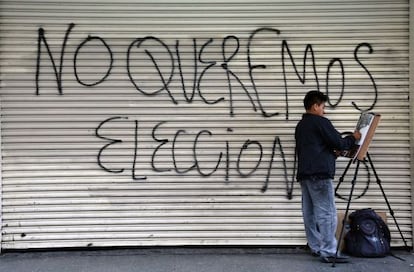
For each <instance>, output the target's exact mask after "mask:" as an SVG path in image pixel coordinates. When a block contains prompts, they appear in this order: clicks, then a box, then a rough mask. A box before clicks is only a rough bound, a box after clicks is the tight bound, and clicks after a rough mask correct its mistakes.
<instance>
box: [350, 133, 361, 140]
mask: <svg viewBox="0 0 414 272" xmlns="http://www.w3.org/2000/svg"><path fill="white" fill-rule="evenodd" d="M352 136H353V137H354V138H355V140H357V141H358V140H359V139H361V132H359V131H355V132H354V133H353V134H352Z"/></svg>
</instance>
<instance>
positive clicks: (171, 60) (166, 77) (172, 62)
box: [35, 24, 378, 120]
mask: <svg viewBox="0 0 414 272" xmlns="http://www.w3.org/2000/svg"><path fill="white" fill-rule="evenodd" d="M74 28H75V25H74V24H70V25H69V26H68V29H67V31H66V33H65V35H64V38H63V43H62V46H61V51H60V58H59V59H60V62H59V64H57V61H56V60H55V57H54V55H53V53H52V51H51V49H50V46H49V44H48V41H47V38H46V33H45V30H44V29H43V28H39V30H38V44H37V61H36V77H35V82H36V95H40V91H41V86H40V70H41V69H42V67H43V66H44V65H42V63H43V62H44V58H42V57H41V56H42V51H44V50H42V46H44V48H45V51H46V52H47V56H48V59H49V61H50V64H51V67H52V68H53V72H54V75H55V80H56V85H57V89H58V92H59V94H61V95H63V94H64V84H63V83H64V82H63V80H62V73H63V67H64V62H65V59H66V58H65V54H66V46H67V43H68V41H69V39H70V34H71V32H72V31H73V29H74ZM265 33H273V34H274V37H275V39H279V36H280V33H281V32H280V31H279V30H278V29H273V28H259V29H256V30H255V31H253V32H252V34H251V35H250V36H249V38H248V41H247V44H246V54H247V56H245V59H246V66H247V69H248V74H249V79H250V81H249V82H243V81H242V79H241V77H240V76H239V75H238V74H237V72H235V71H233V70H232V69H231V68H230V63H231V61H232V60H233V59H234V58H235V56H236V55H237V54H239V52H240V48H241V44H240V38H238V37H237V36H233V35H230V36H227V37H225V38H223V40H222V44H221V54H222V58H221V59H216V60H211V59H208V58H207V56H206V55H207V53H206V49H207V48H208V47H209V46H211V44H212V42H213V41H214V39H212V38H210V39H208V40H207V41H206V42H204V43H203V44H202V45H201V48H199V46H198V40H197V39H193V52H194V67H193V79H194V80H193V81H194V83H193V87H192V92H191V94H190V95H188V93H187V88H186V86H185V80H184V75H183V70H182V65H181V56H180V42H179V40H177V41H176V42H175V45H174V47H173V48H174V49H173V50H172V49H171V48H170V47H171V46H169V45H167V44H166V43H165V42H164V41H163V40H162V39H160V38H157V37H154V36H146V37H143V38H138V39H135V40H133V41H132V42H131V43H130V44H129V46H128V47H127V50H126V54H127V58H126V63H125V67H126V71H127V75H128V78H129V81H130V83H131V84H132V86H133V87H134V88H135V89H136V90H137V91H138V92H139V93H140V94H142V95H144V96H157V95H162V94H163V93H166V94H167V95H168V96H169V98H170V100H171V102H172V103H173V104H174V105H178V104H179V103H180V102H181V101H183V100H182V99H181V100H180V99H179V98H178V97H176V95H174V94H173V93H172V92H171V91H170V83H171V82H172V79H173V77H174V76H178V77H179V78H180V80H181V85H182V90H181V91H182V94H183V98H184V101H183V102H185V103H192V102H193V101H194V97H195V94H196V92H197V94H198V96H199V97H200V98H201V100H202V101H203V102H204V103H205V104H207V105H213V104H218V103H225V102H228V108H229V115H230V116H231V117H234V116H235V107H234V101H233V94H232V90H233V86H234V84H235V83H237V84H238V86H239V87H240V88H242V89H243V91H244V93H245V95H246V97H247V99H248V101H249V103H250V104H251V109H252V111H253V112H258V111H260V114H261V115H262V116H263V117H272V116H275V115H279V114H280V112H279V111H278V110H280V109H273V112H271V113H269V109H266V108H265V106H264V105H263V101H262V98H261V96H260V92H259V90H258V88H257V84H256V82H257V79H256V77H255V73H254V72H255V71H256V70H259V69H266V65H264V64H253V63H254V54H253V53H252V51H253V49H254V48H255V46H254V41H255V40H256V39H259V36H260V34H265ZM91 41H98V42H99V43H100V44H101V46H102V47H103V48H104V49H105V50H106V51H107V53H108V57H109V63H108V64H107V67H106V68H107V69H106V73H105V74H104V75H102V76H101V78H100V79H98V80H96V81H95V82H92V83H85V82H84V80H82V79H81V75H80V72H79V71H78V68H77V66H78V55H79V52H80V50H82V48H84V47H85V46H87V45H88V43H90V42H91ZM154 46H156V47H157V48H158V49H159V48H161V49H163V51H164V52H161V53H160V52H158V51H157V52H155V51H151V47H154ZM365 47H366V48H368V49H369V54H372V53H373V49H372V46H371V45H370V44H368V43H361V44H358V45H357V46H356V47H355V50H354V61H355V62H356V63H357V64H358V65H359V66H360V67H361V68H362V69H363V70H364V71H365V73H366V75H367V76H368V77H369V79H370V81H371V83H372V87H373V92H374V95H373V99H372V103H371V105H370V106H369V107H368V108H367V109H362V108H361V107H360V106H358V105H357V103H356V102H355V101H354V102H353V103H352V105H353V106H354V108H355V109H357V110H358V111H368V110H371V109H372V108H373V107H374V106H375V104H376V102H377V96H378V90H377V86H376V84H375V80H374V78H373V76H372V74H371V72H370V71H369V70H368V68H367V67H366V65H364V63H363V62H362V61H361V58H360V54H361V50H362V49H363V48H365ZM281 48H282V50H281V59H282V63H281V65H282V70H283V81H284V90H285V92H284V93H285V94H284V97H281V98H280V99H281V100H284V104H285V109H284V110H285V119H286V120H289V95H288V94H289V82H288V81H289V80H288V78H287V75H286V74H287V72H286V69H287V66H288V61H287V59H288V60H289V61H290V63H291V64H292V66H293V69H294V72H295V75H296V76H297V78H298V79H299V81H300V82H301V84H305V83H306V81H307V80H306V74H307V68H308V66H307V60H308V58H310V59H311V63H312V65H311V68H312V73H313V75H314V78H315V80H314V81H315V83H314V86H313V87H312V88H313V89H317V90H320V89H321V86H320V82H319V81H320V79H319V76H318V73H317V71H316V59H315V53H314V50H313V47H312V45H311V44H307V45H306V49H305V52H304V58H303V64H302V67H303V68H302V69H303V70H302V72H300V71H299V70H298V67H297V64H296V61H295V59H294V57H293V54H292V52H291V50H290V48H289V44H288V41H286V40H282V41H281ZM173 51H175V52H173ZM174 53H175V57H174ZM138 54H143V55H144V56H146V57H147V58H148V61H149V62H150V63H151V64H152V66H153V68H154V69H155V71H156V72H157V74H158V77H159V83H160V85H159V87H158V89H157V90H147V89H145V88H144V87H143V86H140V84H139V81H143V80H144V79H140V78H139V75H138V74H137V73H134V72H133V70H132V68H131V66H132V63H133V62H134V60H133V56H136V55H138ZM157 54H158V55H161V56H163V57H164V60H163V61H165V56H167V62H168V67H169V71H165V69H164V70H162V69H161V64H160V63H159V62H160V60H157ZM113 62H114V59H113V52H112V50H111V47H110V44H109V43H108V42H106V41H105V39H103V38H101V37H99V36H88V37H87V38H86V39H85V40H84V41H82V42H81V43H80V44H79V45H78V46H77V49H76V51H75V54H74V57H73V67H74V75H75V77H76V80H77V82H78V83H79V84H81V85H83V86H86V87H92V86H97V85H99V84H101V83H103V82H104V81H106V80H109V78H110V74H111V70H112V68H113ZM334 65H339V67H340V70H341V71H340V72H341V77H342V86H341V91H340V95H339V98H338V100H337V101H336V103H333V102H332V101H329V104H330V105H331V106H333V107H337V106H338V105H339V104H340V102H341V100H342V99H343V97H344V95H345V78H346V74H345V69H344V65H343V61H342V60H341V59H340V58H332V59H331V60H330V62H329V64H328V66H327V72H326V86H325V91H326V93H327V94H329V93H330V92H331V90H330V74H331V72H332V71H331V68H332V67H333V66H334ZM164 66H165V65H164ZM176 66H178V69H177V68H176ZM200 66H201V68H202V69H200V70H201V71H199V68H200ZM215 67H221V68H222V69H223V72H224V73H225V75H226V77H227V86H228V97H224V96H222V97H217V98H215V99H210V100H209V99H208V98H206V96H205V94H204V92H203V88H202V86H203V82H204V81H205V77H206V75H207V74H208V73H209V71H210V70H211V69H212V68H215ZM177 70H178V71H177ZM177 73H178V75H177Z"/></svg>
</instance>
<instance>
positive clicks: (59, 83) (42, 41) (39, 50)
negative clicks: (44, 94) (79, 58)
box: [36, 23, 75, 95]
mask: <svg viewBox="0 0 414 272" xmlns="http://www.w3.org/2000/svg"><path fill="white" fill-rule="evenodd" d="M74 26H75V24H73V23H72V24H70V25H69V27H68V29H67V30H66V34H65V38H64V39H63V44H62V48H61V51H60V64H59V71H58V67H57V66H56V62H55V60H54V58H53V55H52V52H51V51H50V47H49V44H48V43H47V40H46V36H45V30H44V29H43V28H39V30H38V39H37V62H36V95H39V76H40V60H41V54H42V44H43V45H44V46H45V48H46V51H47V54H48V55H49V58H50V61H51V63H52V66H53V67H52V68H53V71H54V73H55V77H56V83H57V87H58V91H59V94H63V89H62V69H63V59H64V55H65V48H66V43H67V41H68V38H69V33H70V32H71V30H72V28H73V27H74Z"/></svg>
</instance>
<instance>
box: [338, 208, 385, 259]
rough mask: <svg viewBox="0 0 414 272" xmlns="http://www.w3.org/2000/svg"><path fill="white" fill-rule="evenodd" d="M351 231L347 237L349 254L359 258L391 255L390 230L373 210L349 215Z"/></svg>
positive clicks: (363, 210) (362, 210)
mask: <svg viewBox="0 0 414 272" xmlns="http://www.w3.org/2000/svg"><path fill="white" fill-rule="evenodd" d="M349 221H350V230H349V232H348V233H347V234H346V235H345V246H346V250H347V253H348V254H350V255H352V256H358V257H384V256H386V255H388V254H390V248H391V247H390V242H391V235H390V230H389V228H388V226H387V224H385V222H384V221H383V220H382V218H381V217H380V216H379V215H378V214H377V213H376V212H375V211H374V210H373V209H369V208H368V209H361V210H357V211H355V212H353V213H351V214H350V215H349Z"/></svg>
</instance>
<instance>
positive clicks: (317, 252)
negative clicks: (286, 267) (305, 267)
mask: <svg viewBox="0 0 414 272" xmlns="http://www.w3.org/2000/svg"><path fill="white" fill-rule="evenodd" d="M311 255H312V256H313V257H320V256H321V253H320V252H319V251H312V252H311Z"/></svg>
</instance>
